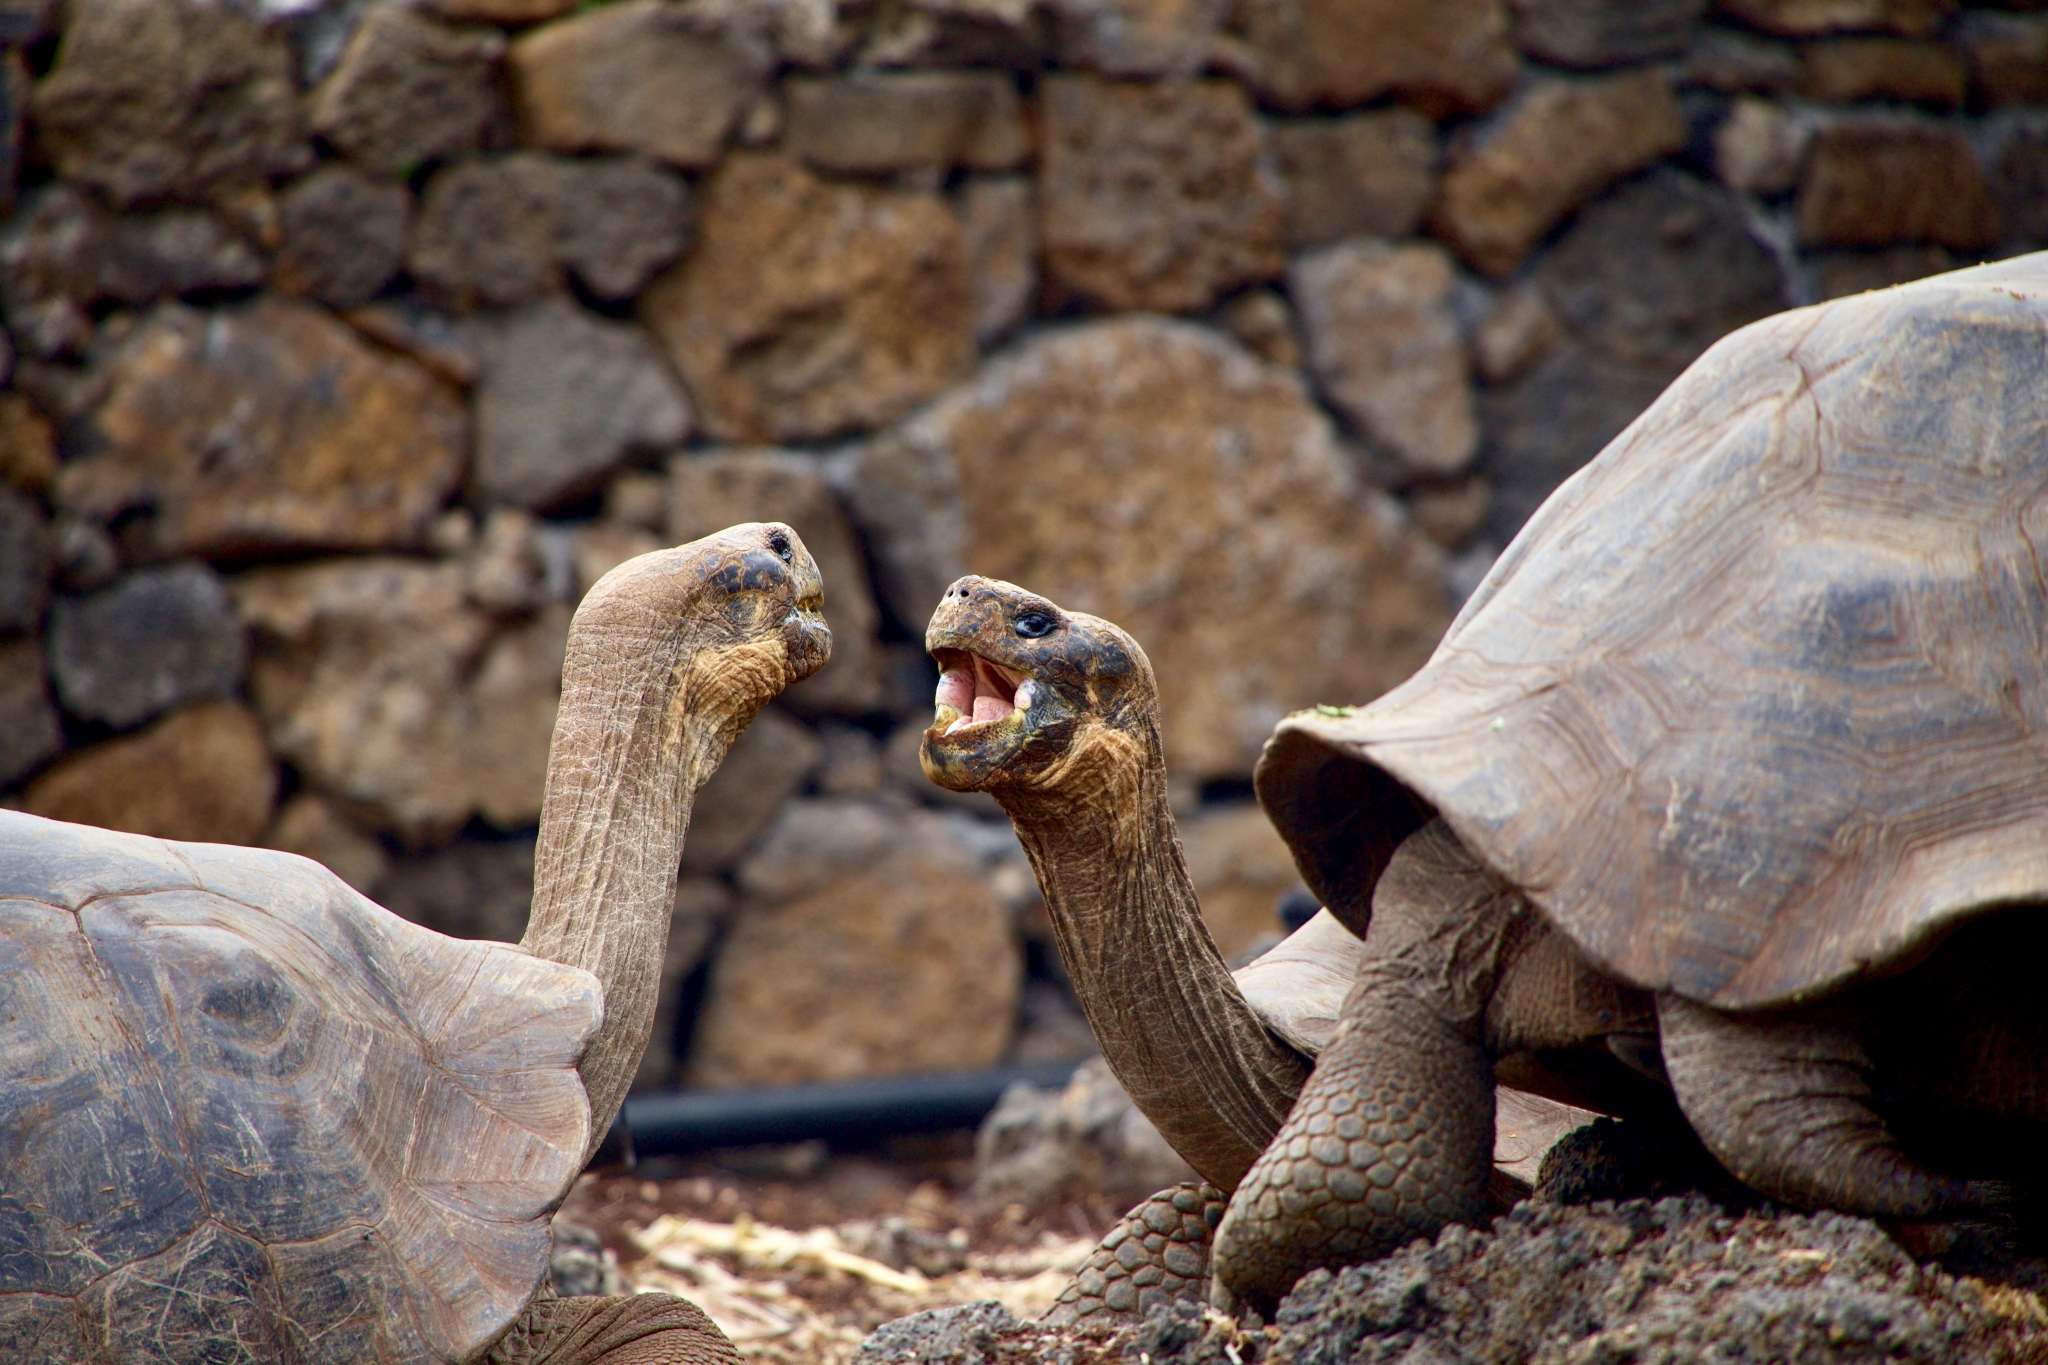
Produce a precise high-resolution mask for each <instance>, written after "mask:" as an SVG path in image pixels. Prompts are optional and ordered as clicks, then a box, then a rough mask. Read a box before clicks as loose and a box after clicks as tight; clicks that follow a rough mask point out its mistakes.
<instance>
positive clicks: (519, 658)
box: [235, 558, 568, 844]
mask: <svg viewBox="0 0 2048 1365" xmlns="http://www.w3.org/2000/svg"><path fill="white" fill-rule="evenodd" d="M465 578H466V575H465V573H464V571H463V569H462V566H460V565H458V564H427V563H422V562H419V561H414V560H403V559H393V558H383V559H375V558H373V559H357V560H335V561H329V562H326V563H316V564H309V565H304V566H295V567H289V568H268V569H259V570H256V571H254V572H253V573H250V574H247V575H244V576H243V578H242V579H241V580H240V581H239V582H238V583H237V584H236V589H235V591H236V597H237V599H238V601H239V603H240V606H241V610H242V615H243V619H244V620H246V621H247V622H248V623H249V624H250V625H251V626H252V627H254V628H255V631H256V651H255V658H254V660H253V663H252V666H251V668H250V677H249V690H250V695H251V696H252V697H253V698H254V699H255V703H256V708H257V710H258V711H259V712H260V713H261V714H262V716H263V719H264V725H265V728H266V729H267V730H268V732H269V734H270V738H271V743H272V744H273V745H274V746H275V748H276V750H277V752H278V753H279V754H280V755H282V756H283V757H285V758H287V759H289V760H291V762H292V763H293V764H294V765H295V766H296V767H297V768H298V769H299V772H300V773H301V774H302V775H303V776H304V777H305V778H306V779H307V781H308V782H309V783H311V784H312V785H313V786H314V787H316V788H317V789H319V790H322V791H324V792H326V793H328V794H329V795H332V796H335V797H338V798H341V799H343V800H346V801H348V802H349V803H350V804H351V805H352V806H354V807H357V808H360V809H363V810H365V811H374V812H375V813H376V815H377V817H378V818H379V820H380V821H381V822H383V823H384V824H385V825H387V826H388V827H389V828H391V829H393V830H394V831H396V832H397V833H398V834H399V836H400V837H401V838H403V839H405V840H406V841H408V842H411V843H415V844H420V843H431V842H434V841H436V840H439V839H445V838H447V837H448V836H449V835H450V834H452V833H454V832H455V831H456V830H457V829H460V828H461V827H462V826H463V825H464V824H465V823H466V822H467V821H468V820H469V818H470V817H471V816H472V815H476V814H481V815H482V816H483V817H484V819H486V820H487V821H489V822H490V823H492V824H494V825H496V826H498V827H500V828H505V829H516V828H518V827H520V826H523V825H530V824H532V823H533V822H534V821H535V820H536V819H538V818H539V815H540V799H541V789H542V785H543V782H544V779H545V776H546V771H547V755H548V743H549V740H550V738H551V737H552V735H553V732H554V722H555V708H556V702H557V699H558V696H559V693H560V687H561V666H562V650H563V647H564V642H565V640H566V638H567V631H568V620H567V610H568V609H567V608H566V607H558V608H550V609H548V610H545V611H542V612H541V613H539V614H538V615H536V616H535V617H534V618H532V620H530V621H528V622H525V623H521V624H517V625H514V626H511V627H508V628H504V629H499V628H497V627H495V626H494V625H493V623H492V621H491V619H490V618H489V617H488V616H487V615H486V614H485V613H484V612H483V611H481V610H480V609H479V608H477V607H475V606H474V605H472V604H471V603H470V602H469V601H468V600H467V598H466V596H465V592H464V589H465Z"/></svg>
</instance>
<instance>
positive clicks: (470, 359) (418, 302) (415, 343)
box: [345, 294, 483, 389]
mask: <svg viewBox="0 0 2048 1365" xmlns="http://www.w3.org/2000/svg"><path fill="white" fill-rule="evenodd" d="M345 320H346V321H347V323H348V325H349V326H351V327H353V328H355V329H356V330H357V331H358V332H361V333H362V334H363V335H364V336H366V337H368V338H369V339H370V340H372V341H374V342H376V343H377V344H378V345H379V346H383V347H385V348H387V349H389V350H393V351H397V352H400V353H401V354H403V355H407V356H410V357H412V358H413V359H414V360H417V361H418V362H419V363H420V364H422V365H424V366H425V367H426V368H427V369H428V371H430V372H431V373H432V374H434V375H435V376H437V377H438V378H440V379H442V380H444V381H446V382H447V383H450V384H453V385H454V386H455V387H457V388H459V389H466V388H468V387H469V386H470V385H472V384H474V383H476V378H477V375H478V374H479V373H481V372H482V370H483V360H482V358H481V357H479V356H478V355H477V353H476V343H475V341H474V340H473V339H472V338H471V337H470V336H469V335H468V334H467V331H466V330H465V329H464V328H462V327H460V326H458V325H457V323H456V320H455V319H454V318H451V317H449V316H448V315H447V314H446V313H443V312H441V311H440V310H439V309H436V308H433V307H431V306H430V305H429V304H428V303H427V302H426V301H425V300H424V299H422V298H420V296H419V295H417V294H407V295H403V296H401V297H399V298H395V299H389V300H386V301H384V302H381V303H372V304H367V305H365V306H364V307H361V308H351V309H350V310H349V311H348V313H347V314H346V315H345Z"/></svg>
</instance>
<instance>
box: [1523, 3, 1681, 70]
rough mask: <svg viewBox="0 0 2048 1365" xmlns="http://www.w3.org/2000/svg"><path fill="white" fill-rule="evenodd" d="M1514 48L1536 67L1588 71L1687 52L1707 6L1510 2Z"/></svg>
mask: <svg viewBox="0 0 2048 1365" xmlns="http://www.w3.org/2000/svg"><path fill="white" fill-rule="evenodd" d="M1513 3H1514V7H1515V43H1516V45H1517V46H1519V47H1520V48H1521V49H1522V51H1524V52H1526V53H1528V54H1529V55H1530V56H1532V57H1534V58H1536V59H1537V60H1538V61H1545V62H1555V63H1557V64H1558V65H1559V66H1571V67H1578V68H1581V69H1586V70H1591V69H1596V68H1599V67H1605V66H1624V65H1627V64H1628V63H1630V62H1644V61H1651V60H1654V59H1655V58H1658V57H1674V56H1677V55H1678V54H1679V53H1681V52H1683V51H1685V50H1686V48H1687V46H1688V45H1690V43H1691V42H1692V38H1693V35H1694V33H1695V32H1696V31H1697V30H1698V28H1699V20H1700V16H1701V15H1703V14H1705V13H1706V12H1707V0H1513Z"/></svg>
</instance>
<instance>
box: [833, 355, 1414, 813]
mask: <svg viewBox="0 0 2048 1365" xmlns="http://www.w3.org/2000/svg"><path fill="white" fill-rule="evenodd" d="M840 477H841V479H842V487H844V488H845V489H846V490H847V492H848V496H849V498H850V501H851V505H852V507H853V509H854V513H855V517H856V520H857V521H858V522H859V523H860V525H861V526H862V529H863V530H864V531H865V532H866V533H867V535H868V539H869V543H870V544H873V545H876V546H878V547H880V552H879V554H878V560H879V568H880V570H881V579H882V582H883V585H884V591H885V592H887V593H889V594H890V600H891V603H892V606H893V607H894V609H895V610H896V611H897V612H898V614H899V615H900V616H901V617H902V618H903V619H905V620H922V619H924V618H926V617H927V616H929V614H930V611H931V608H932V604H934V603H936V602H937V601H938V598H939V594H940V593H941V592H943V591H944V590H945V587H946V585H947V584H948V583H949V582H951V581H952V578H953V577H954V576H956V575H957V574H959V573H962V572H967V571H970V570H971V571H973V572H976V573H983V574H987V575H989V576H991V577H995V578H1001V579H1006V580H1008V581H1010V582H1013V583H1028V584H1030V585H1032V587H1033V589H1034V590H1035V591H1039V592H1043V593H1045V594H1046V595H1047V596H1048V597H1050V598H1052V599H1053V600H1054V601H1056V602H1058V603H1060V604H1061V605H1062V606H1065V607H1069V608H1072V609H1075V610H1079V611H1087V612H1092V613H1095V614H1097V615H1101V616H1105V617H1107V618H1109V619H1110V620H1112V621H1116V622H1117V623H1118V624H1120V625H1122V626H1123V627H1124V628H1125V629H1127V630H1129V631H1130V632H1131V634H1132V635H1134V636H1135V637H1137V639H1138V642H1139V643H1140V644H1141V645H1143V646H1144V648H1145V650H1146V653H1147V654H1148V655H1150V656H1151V659H1152V663H1153V667H1154V670H1155V672H1156V673H1157V674H1158V678H1159V692H1160V704H1161V708H1162V711H1163V714H1164V728H1165V737H1166V752H1167V756H1168V759H1169V761H1170V762H1171V763H1172V764H1173V766H1174V771H1175V772H1176V774H1178V775H1180V776H1184V777H1187V778H1191V779H1195V780H1201V779H1204V778H1208V777H1220V776H1243V775H1245V774H1248V773H1249V772H1250V771H1251V765H1252V761H1253V760H1254V759H1255V758H1256V757H1257V755H1258V751H1259V746H1260V745H1261V744H1262V743H1263V742H1264V740H1265V736H1266V733H1267V731H1269V730H1270V729H1271V728H1272V726H1273V724H1274V722H1276V721H1277V720H1278V719H1279V718H1280V717H1281V716H1282V715H1284V714H1285V713H1286V712H1288V711H1291V710H1294V709H1295V708H1297V707H1301V706H1306V705H1309V704H1311V703H1314V702H1319V701H1345V702H1352V701H1363V700H1365V699H1367V698H1370V697H1373V696H1376V695H1378V694H1379V693H1380V692H1381V691H1383V690H1385V689H1386V688H1387V687H1390V686H1392V685H1393V684H1394V683H1396V682H1398V681H1400V680H1401V679H1402V678H1404V677H1406V676H1407V675H1408V673H1410V672H1412V671H1413V670H1414V668H1415V667H1416V666H1417V665H1419V664H1420V663H1421V662H1422V660H1423V659H1424V658H1425V657H1426V656H1427V655H1428V653H1429V650H1430V649H1431V648H1432V647H1433V646H1434V644H1435V642H1436V638H1437V635H1438V634H1439V632H1440V631H1441V630H1442V628H1443V626H1444V624H1445V621H1446V617H1445V614H1444V612H1445V606H1444V602H1443V598H1442V595H1441V589H1440V587H1439V585H1438V560H1437V552H1436V551H1435V549H1434V547H1432V546H1428V545H1426V544H1425V542H1424V541H1423V540H1422V538H1421V537H1419V536H1418V535H1416V534H1415V533H1414V532H1413V531H1412V530H1410V529H1409V528H1408V527H1407V526H1406V525H1405V523H1404V520H1403V518H1402V517H1401V515H1400V513H1399V512H1398V511H1397V510H1396V508H1395V507H1394V505H1393V504H1392V502H1391V501H1390V500H1389V499H1387V498H1386V497H1385V496H1384V495H1382V494H1379V493H1377V492H1374V491H1371V490H1370V489H1368V488H1366V487H1364V486H1363V485H1362V484H1361V482H1360V480H1359V478H1358V475H1357V473H1356V471H1355V469H1354V467H1353V464H1352V461H1351V459H1350V457H1349V456H1348V455H1347V454H1346V452H1345V451H1344V449H1343V448H1342V446H1341V445H1340V444H1339V442H1338V439H1337V436H1336V433H1335V431H1334V430H1333V428H1332V426H1331V423H1330V419H1329V418H1328V417H1327V416H1325V415H1324V414H1323V412H1322V411H1321V409H1319V408H1318V407H1317V406H1316V405H1315V403H1314V402H1313V401H1312V400H1311V399H1310V398H1309V396H1308V394H1307V392H1306V391H1305V389H1304V387H1303V385H1302V382H1301V380H1300V379H1299V378H1298V377H1297V376H1295V375H1293V374H1290V373H1287V372H1285V371H1282V370H1279V369H1276V368H1274V367H1272V366H1270V365H1266V364H1264V363H1263V362H1261V361H1259V360H1257V359H1255V358H1253V357H1252V356H1251V355H1250V354H1248V353H1247V352H1245V351H1244V350H1242V349H1241V348H1240V347H1238V346H1237V345H1236V344H1234V343H1233V342H1231V341H1230V340H1228V339H1227V338H1225V337H1223V336H1220V335H1218V334H1217V333H1215V332H1212V331H1209V330H1208V329H1206V328H1202V327H1198V326H1195V325H1193V324H1190V323H1184V322H1177V321H1173V320H1169V319H1164V318H1142V317H1141V318H1117V319H1112V320H1109V321H1104V322H1097V323H1089V324H1085V325H1080V326H1073V327H1068V328H1065V329H1062V330H1059V331H1055V332H1049V333H1046V334H1044V335H1042V336H1040V337H1038V338H1036V339H1034V340H1032V341H1030V342H1028V343H1026V344H1024V345H1023V346H1021V347H1019V348H1018V349H1017V350H1015V351H1013V352H1011V353H1009V354H1006V355H1004V356H1001V357H999V358H997V359H994V360H992V361H990V362H988V363H987V364H985V365H984V366H983V367H982V369H981V371H980V372H979V373H978V374H977V375H976V376H975V378H974V379H973V380H971V381H970V382H968V383H966V384H963V385H961V386H960V387H958V388H956V389H954V390H952V391H951V392H949V393H947V394H946V395H944V396H943V397H941V398H940V399H938V400H937V401H936V402H934V403H932V404H931V405H930V406H929V407H928V408H926V409H925V410H924V411H923V412H921V413H920V414H918V415H917V416H916V417H914V418H912V419H911V420H909V421H907V422H905V423H903V424H901V425H900V426H898V427H897V428H896V429H894V430H893V431H891V432H888V433H885V434H884V435H882V436H880V437H878V438H876V439H875V440H874V441H872V442H870V443H868V445H867V446H865V447H864V448H863V449H862V450H861V451H859V452H858V453H857V454H855V455H854V456H852V457H851V458H850V459H849V460H848V462H847V463H846V464H845V465H844V466H843V467H842V470H841V473H840ZM1249 639H1265V640H1285V641H1287V642H1288V643H1287V647H1286V648H1285V649H1279V650H1265V649H1246V648H1245V647H1244V642H1245V641H1246V640H1249Z"/></svg>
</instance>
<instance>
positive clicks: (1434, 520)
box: [1408, 474, 1493, 550]
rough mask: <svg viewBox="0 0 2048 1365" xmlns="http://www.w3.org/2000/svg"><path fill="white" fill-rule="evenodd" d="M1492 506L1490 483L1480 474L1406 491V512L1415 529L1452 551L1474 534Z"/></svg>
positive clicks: (1484, 522) (1482, 523)
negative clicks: (1412, 519) (1411, 519)
mask: <svg viewBox="0 0 2048 1365" xmlns="http://www.w3.org/2000/svg"><path fill="white" fill-rule="evenodd" d="M1492 505H1493V484H1492V483H1491V482H1490V481H1489V480H1488V479H1486V478H1485V477H1484V476H1483V475H1478V474H1475V475H1472V476H1470V477H1469V478H1463V479H1453V480H1451V481H1449V482H1446V483H1428V484H1422V485H1419V486H1417V487H1415V488H1412V489H1410V490H1409V492H1408V514H1409V515H1410V516H1412V517H1413V518H1415V529H1416V530H1418V531H1420V532H1422V534H1424V535H1426V536H1428V537H1429V538H1430V539H1431V540H1433V541H1435V542H1436V543H1437V544H1439V545H1441V546H1443V547H1444V548H1445V549H1446V550H1455V549H1457V548H1459V547H1460V546H1462V545H1464V544H1465V543H1466V542H1467V541H1469V540H1471V539H1472V537H1473V536H1475V535H1477V534H1478V532H1479V528H1480V527H1481V526H1484V525H1485V524H1486V512H1487V509H1488V508H1489V507H1491V506H1492Z"/></svg>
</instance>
